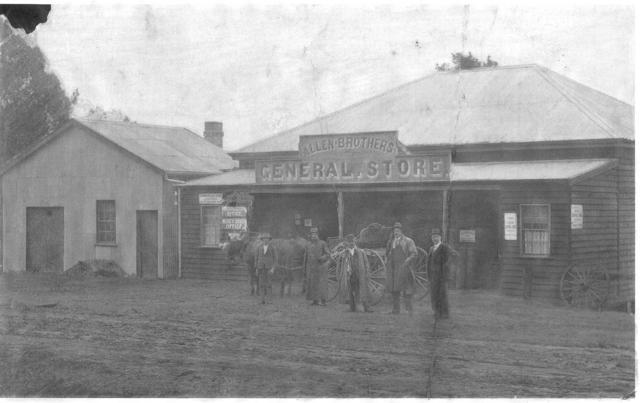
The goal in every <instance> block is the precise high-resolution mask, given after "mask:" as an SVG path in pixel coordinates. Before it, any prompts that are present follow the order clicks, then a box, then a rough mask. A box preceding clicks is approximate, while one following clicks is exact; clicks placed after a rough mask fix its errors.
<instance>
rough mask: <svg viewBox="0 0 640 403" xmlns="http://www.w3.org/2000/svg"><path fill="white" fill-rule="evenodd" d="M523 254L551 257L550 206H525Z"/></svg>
mask: <svg viewBox="0 0 640 403" xmlns="http://www.w3.org/2000/svg"><path fill="white" fill-rule="evenodd" d="M520 217H522V254H523V255H525V256H549V253H550V247H551V236H550V227H551V225H550V218H551V214H550V207H549V205H548V204H523V205H521V206H520Z"/></svg>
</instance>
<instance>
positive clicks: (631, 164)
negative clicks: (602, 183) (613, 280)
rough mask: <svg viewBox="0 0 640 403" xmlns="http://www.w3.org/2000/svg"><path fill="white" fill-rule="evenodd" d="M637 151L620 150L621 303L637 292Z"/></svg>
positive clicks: (618, 169) (618, 170)
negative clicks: (635, 272) (635, 153)
mask: <svg viewBox="0 0 640 403" xmlns="http://www.w3.org/2000/svg"><path fill="white" fill-rule="evenodd" d="M634 152H635V149H634V148H633V147H620V148H619V149H618V167H617V174H618V220H619V221H618V222H619V228H618V234H619V260H620V276H621V277H620V285H619V290H618V293H619V295H618V298H619V299H620V300H621V301H630V300H632V299H634V291H635V287H634V284H635V276H634V270H635V156H634Z"/></svg>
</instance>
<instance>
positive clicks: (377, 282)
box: [328, 223, 429, 305]
mask: <svg viewBox="0 0 640 403" xmlns="http://www.w3.org/2000/svg"><path fill="white" fill-rule="evenodd" d="M391 233H392V227H384V226H382V225H380V224H376V223H374V224H370V225H368V226H367V227H365V228H364V229H363V230H362V231H360V234H359V235H358V237H357V241H356V243H357V245H358V247H359V248H360V249H362V250H363V251H364V253H365V255H366V256H367V259H368V262H369V300H370V301H369V302H370V303H371V305H375V304H377V303H379V302H380V301H381V300H382V299H383V297H384V296H385V283H386V277H387V267H386V256H385V255H386V254H385V252H386V246H387V242H388V240H389V239H390V237H391ZM328 243H329V248H330V249H331V264H330V265H329V300H330V301H331V300H335V299H336V297H338V295H340V294H342V293H343V291H345V290H343V288H344V287H346V284H347V281H346V273H342V272H340V270H339V268H338V265H337V262H338V258H339V256H340V255H341V254H342V253H343V252H344V251H345V249H346V247H345V244H344V242H343V241H342V240H341V239H337V238H332V239H329V242H328ZM417 249H418V256H417V257H416V259H415V260H414V262H413V264H412V267H411V273H412V275H413V279H414V281H415V295H414V297H415V298H416V299H417V300H422V299H424V298H425V297H426V296H427V295H428V294H429V280H428V277H427V252H426V251H425V250H424V249H422V248H417ZM339 302H344V301H339Z"/></svg>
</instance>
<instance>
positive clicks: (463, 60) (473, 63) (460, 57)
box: [436, 52, 498, 71]
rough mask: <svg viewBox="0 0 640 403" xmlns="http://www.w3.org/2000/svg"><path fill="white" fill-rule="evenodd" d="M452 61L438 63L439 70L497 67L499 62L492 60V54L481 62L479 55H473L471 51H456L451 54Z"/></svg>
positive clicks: (437, 68)
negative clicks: (465, 52)
mask: <svg viewBox="0 0 640 403" xmlns="http://www.w3.org/2000/svg"><path fill="white" fill-rule="evenodd" d="M451 63H452V64H449V63H441V64H438V63H436V70H437V71H458V70H472V69H477V68H479V67H496V66H497V65H498V62H496V61H493V60H491V56H487V61H486V62H481V61H480V60H478V58H477V57H475V56H473V55H472V54H471V52H467V55H466V56H465V54H464V53H463V52H456V53H452V54H451Z"/></svg>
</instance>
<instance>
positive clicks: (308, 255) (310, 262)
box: [302, 227, 331, 306]
mask: <svg viewBox="0 0 640 403" xmlns="http://www.w3.org/2000/svg"><path fill="white" fill-rule="evenodd" d="M310 237H311V242H309V243H308V244H307V245H306V246H305V248H304V259H303V261H302V262H303V263H302V269H303V270H304V273H305V278H306V279H307V284H306V287H305V290H306V293H307V300H309V301H313V303H312V304H311V305H318V304H319V305H321V306H325V305H327V295H328V294H329V290H328V286H329V285H328V277H329V273H328V270H329V260H330V259H331V251H330V250H329V247H328V246H327V243H326V242H325V241H322V240H321V239H320V238H319V236H318V228H316V227H313V228H311V231H310Z"/></svg>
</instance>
